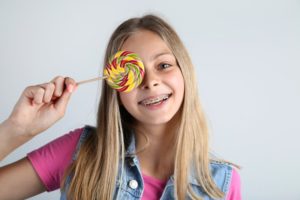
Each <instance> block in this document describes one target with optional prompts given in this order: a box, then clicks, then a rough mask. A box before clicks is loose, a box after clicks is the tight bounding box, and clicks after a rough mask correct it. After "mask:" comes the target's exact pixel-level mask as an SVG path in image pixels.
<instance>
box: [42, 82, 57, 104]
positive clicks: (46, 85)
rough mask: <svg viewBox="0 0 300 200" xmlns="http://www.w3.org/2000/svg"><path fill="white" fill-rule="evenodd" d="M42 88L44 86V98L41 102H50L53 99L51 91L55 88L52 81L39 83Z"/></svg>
mask: <svg viewBox="0 0 300 200" xmlns="http://www.w3.org/2000/svg"><path fill="white" fill-rule="evenodd" d="M41 87H42V88H44V90H45V93H44V98H43V102H44V103H50V101H51V100H54V99H55V98H54V97H53V93H54V90H55V85H54V83H52V82H50V83H44V84H42V85H41Z"/></svg>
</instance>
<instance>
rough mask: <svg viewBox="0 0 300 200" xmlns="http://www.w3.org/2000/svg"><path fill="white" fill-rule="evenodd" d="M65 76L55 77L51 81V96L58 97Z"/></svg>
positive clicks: (62, 87)
mask: <svg viewBox="0 0 300 200" xmlns="http://www.w3.org/2000/svg"><path fill="white" fill-rule="evenodd" d="M64 81H65V78H64V77H62V76H57V77H55V78H54V79H53V80H52V81H51V82H52V83H53V84H54V85H55V89H54V93H53V96H55V97H60V96H61V95H62V93H63V91H64V87H65V85H64Z"/></svg>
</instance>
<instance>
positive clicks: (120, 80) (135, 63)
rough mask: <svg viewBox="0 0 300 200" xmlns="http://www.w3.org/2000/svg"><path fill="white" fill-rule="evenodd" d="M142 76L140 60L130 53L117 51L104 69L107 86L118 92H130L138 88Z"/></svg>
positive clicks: (142, 67)
mask: <svg viewBox="0 0 300 200" xmlns="http://www.w3.org/2000/svg"><path fill="white" fill-rule="evenodd" d="M144 74H145V69H144V64H143V62H142V60H141V58H139V56H138V55H137V54H135V53H133V52H130V51H118V52H117V53H116V54H115V55H114V56H112V57H111V58H110V59H109V62H108V64H107V65H106V67H105V69H104V76H106V82H107V84H108V85H110V86H111V87H112V88H113V89H116V90H117V91H119V92H130V91H131V90H133V89H134V88H136V87H137V86H139V85H140V84H141V82H142V81H143V78H144Z"/></svg>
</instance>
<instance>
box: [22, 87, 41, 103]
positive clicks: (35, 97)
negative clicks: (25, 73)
mask: <svg viewBox="0 0 300 200" xmlns="http://www.w3.org/2000/svg"><path fill="white" fill-rule="evenodd" d="M44 93H45V89H44V88H42V87H40V86H29V87H27V88H26V89H25V91H24V96H25V97H26V98H27V99H29V100H30V101H31V102H32V103H35V104H41V103H42V102H43V98H44Z"/></svg>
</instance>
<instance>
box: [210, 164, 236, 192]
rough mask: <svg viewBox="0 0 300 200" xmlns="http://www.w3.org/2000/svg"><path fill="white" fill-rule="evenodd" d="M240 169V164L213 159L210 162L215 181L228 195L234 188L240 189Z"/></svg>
mask: <svg viewBox="0 0 300 200" xmlns="http://www.w3.org/2000/svg"><path fill="white" fill-rule="evenodd" d="M238 169H239V168H238V166H236V165H234V164H232V163H229V162H226V161H218V160H212V161H211V162H210V170H211V175H212V177H213V179H214V181H215V183H216V184H217V186H218V187H219V188H220V189H222V191H223V192H224V193H225V194H228V195H229V194H230V193H231V192H232V189H234V190H237V189H238V190H239V186H240V175H239V173H238ZM228 195H227V196H228Z"/></svg>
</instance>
